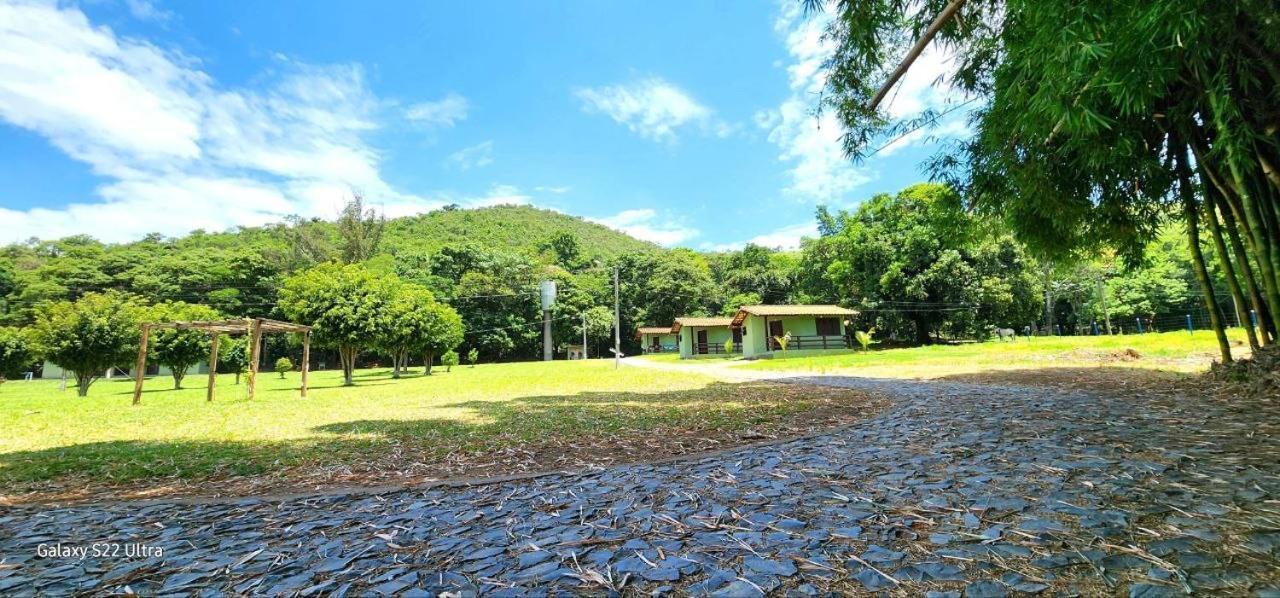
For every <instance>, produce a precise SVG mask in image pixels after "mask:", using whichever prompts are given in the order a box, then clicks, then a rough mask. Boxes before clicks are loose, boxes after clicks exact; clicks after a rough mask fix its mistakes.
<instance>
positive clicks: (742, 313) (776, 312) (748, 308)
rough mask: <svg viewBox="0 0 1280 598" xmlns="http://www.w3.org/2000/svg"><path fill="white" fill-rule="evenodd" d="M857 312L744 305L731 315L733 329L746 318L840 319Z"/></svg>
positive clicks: (834, 307)
mask: <svg viewBox="0 0 1280 598" xmlns="http://www.w3.org/2000/svg"><path fill="white" fill-rule="evenodd" d="M856 315H858V310H856V309H849V308H847V307H840V306H839V305H744V306H742V308H740V309H739V310H738V313H736V314H734V315H733V323H732V324H731V325H732V326H734V327H738V326H741V325H742V323H743V322H744V321H746V319H747V316H764V317H770V316H774V317H779V318H781V317H785V316H814V317H830V316H835V317H840V316H856Z"/></svg>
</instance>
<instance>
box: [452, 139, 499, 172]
mask: <svg viewBox="0 0 1280 598" xmlns="http://www.w3.org/2000/svg"><path fill="white" fill-rule="evenodd" d="M446 162H447V163H448V164H449V165H450V166H453V167H454V168H457V169H458V170H471V169H472V168H480V167H482V166H488V165H490V164H492V163H493V142H492V141H485V142H482V143H477V144H475V145H472V146H470V147H464V148H462V149H460V150H458V151H456V152H453V153H452V154H449V157H448V158H447V159H446Z"/></svg>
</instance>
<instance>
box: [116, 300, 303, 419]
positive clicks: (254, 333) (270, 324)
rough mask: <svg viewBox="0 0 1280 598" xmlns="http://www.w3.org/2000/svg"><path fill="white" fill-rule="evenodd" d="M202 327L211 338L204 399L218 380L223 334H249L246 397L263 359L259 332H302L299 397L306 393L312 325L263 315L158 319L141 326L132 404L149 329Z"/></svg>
mask: <svg viewBox="0 0 1280 598" xmlns="http://www.w3.org/2000/svg"><path fill="white" fill-rule="evenodd" d="M164 328H169V329H174V330H203V331H205V332H208V333H209V337H210V338H211V339H212V340H211V341H210V342H209V390H208V394H207V395H206V397H205V400H206V401H212V400H213V386H214V383H215V382H217V380H218V337H219V336H220V335H223V334H230V335H236V334H247V335H249V379H248V380H247V381H246V383H245V390H246V391H247V392H248V395H249V398H250V399H252V398H253V392H254V385H255V383H256V382H257V379H258V361H260V360H261V359H262V333H264V332H292V333H296V334H300V335H302V388H301V392H302V397H303V398H306V396H307V370H308V369H309V365H310V362H311V327H310V326H305V325H303V324H294V323H292V322H281V321H280V320H268V319H266V318H244V319H241V320H212V321H203V322H158V323H151V324H143V325H142V342H141V344H140V345H139V346H138V363H137V367H135V368H134V375H133V404H134V405H137V404H139V403H141V402H142V378H143V375H144V374H145V373H146V369H147V340H148V339H149V338H150V336H151V330H152V329H164Z"/></svg>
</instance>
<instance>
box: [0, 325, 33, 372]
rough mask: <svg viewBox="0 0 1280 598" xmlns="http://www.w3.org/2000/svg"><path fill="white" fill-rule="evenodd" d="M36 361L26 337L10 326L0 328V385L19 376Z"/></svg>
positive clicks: (20, 331)
mask: <svg viewBox="0 0 1280 598" xmlns="http://www.w3.org/2000/svg"><path fill="white" fill-rule="evenodd" d="M35 361H36V356H35V354H34V353H33V351H32V347H31V341H30V340H29V339H28V338H27V335H26V334H25V333H23V332H22V330H20V329H18V328H14V327H12V326H0V383H3V382H4V380H5V378H7V377H9V376H14V377H16V376H19V375H21V373H22V372H23V371H26V370H27V369H28V368H30V367H31V365H32V364H33V363H35Z"/></svg>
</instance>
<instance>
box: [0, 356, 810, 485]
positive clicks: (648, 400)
mask: <svg viewBox="0 0 1280 598" xmlns="http://www.w3.org/2000/svg"><path fill="white" fill-rule="evenodd" d="M359 376H360V377H359V379H358V382H357V384H358V385H357V386H355V387H347V388H344V387H341V386H339V383H340V375H339V374H338V373H337V372H331V371H326V372H317V373H316V374H315V375H314V378H313V381H312V390H311V393H310V395H311V396H310V397H309V398H307V399H301V398H299V397H298V396H297V391H296V388H297V384H298V378H297V374H290V375H289V376H288V378H287V379H286V380H280V379H279V377H278V376H277V375H276V374H274V373H271V374H263V375H262V376H261V378H260V386H261V387H262V391H261V392H260V393H259V395H258V398H256V399H255V400H254V401H252V402H250V401H247V400H245V399H244V398H243V390H244V386H243V385H241V386H235V385H234V384H233V380H232V377H231V376H221V377H220V379H219V381H218V383H219V386H218V390H219V395H218V397H217V398H216V399H215V401H214V402H213V403H211V404H210V403H206V402H205V400H204V388H203V386H204V378H203V377H195V376H193V377H191V378H189V379H188V384H189V386H191V388H188V389H184V390H182V391H172V390H170V387H171V384H172V381H171V380H170V379H169V378H155V379H151V380H148V381H147V384H146V392H145V393H144V395H143V399H142V405H141V406H139V407H131V406H130V404H129V401H130V395H131V392H132V383H131V382H130V381H127V380H114V381H105V380H104V381H100V382H98V383H96V384H95V385H94V386H93V387H92V389H91V392H90V396H89V397H87V398H83V399H80V398H77V397H76V396H75V394H74V391H73V390H71V391H67V392H61V393H60V392H58V390H57V383H56V382H53V381H35V382H9V383H5V384H3V385H0V429H3V430H5V432H6V433H5V434H4V435H3V436H0V487H4V486H6V485H7V484H10V483H14V484H21V483H29V482H36V481H39V480H47V479H54V478H59V477H61V476H67V475H71V476H76V475H92V476H94V478H95V481H101V480H104V479H110V480H114V481H128V480H134V479H142V478H154V477H163V476H177V477H197V478H199V477H206V476H222V475H245V474H261V473H269V472H271V471H273V470H276V469H279V468H281V467H290V466H296V465H304V466H313V467H339V466H343V467H345V466H360V465H361V464H368V463H369V462H370V461H377V460H379V459H390V458H391V457H389V455H399V456H398V457H394V458H395V459H400V460H401V461H402V462H403V463H422V462H431V460H433V459H441V458H444V457H445V456H448V455H456V454H457V453H459V452H461V453H468V452H474V451H480V450H485V449H504V448H509V447H514V446H523V443H526V442H530V441H533V442H537V441H542V440H545V439H547V438H549V437H559V438H586V437H591V438H601V437H604V438H612V437H614V436H615V435H618V434H621V433H633V432H635V431H643V430H650V429H654V428H657V427H662V426H683V427H697V428H701V429H741V428H745V427H750V426H752V425H754V424H756V423H759V422H764V421H769V420H771V419H772V418H777V417H781V416H784V415H787V414H791V413H798V412H799V411H803V410H805V409H808V408H810V407H811V404H810V402H809V401H810V397H807V396H806V397H799V398H797V397H793V396H788V393H787V391H778V390H776V389H773V387H767V388H769V389H771V390H762V388H763V387H761V386H759V385H756V386H754V387H753V386H751V385H728V384H723V383H718V382H715V381H713V380H712V379H711V378H708V377H704V376H700V375H688V374H672V373H669V372H660V371H654V370H648V369H641V368H635V367H627V368H622V369H620V370H614V368H613V365H612V362H611V361H607V360H605V361H594V360H593V361H588V362H580V361H574V362H564V361H561V362H553V363H550V364H545V363H511V364H494V365H480V366H477V367H475V368H469V367H461V368H454V369H453V371H452V372H450V373H445V372H444V371H443V370H442V369H441V370H439V373H437V374H435V375H432V376H429V377H424V376H421V375H418V376H414V377H411V378H406V379H401V380H398V381H397V380H392V379H390V377H389V376H388V375H387V372H386V371H385V370H379V371H362V372H359ZM819 399H821V397H817V396H814V397H812V400H819ZM406 455H407V456H406ZM0 494H3V492H0Z"/></svg>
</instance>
